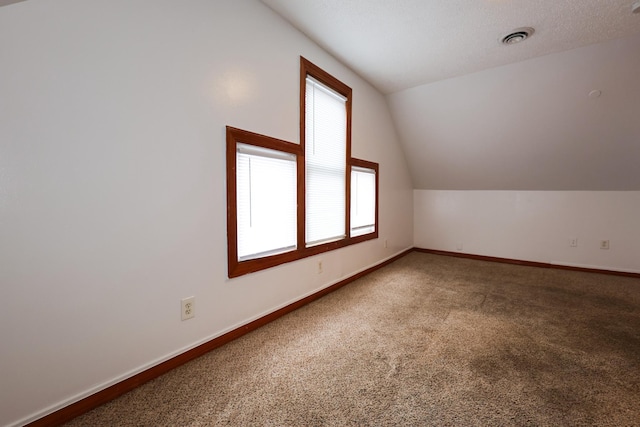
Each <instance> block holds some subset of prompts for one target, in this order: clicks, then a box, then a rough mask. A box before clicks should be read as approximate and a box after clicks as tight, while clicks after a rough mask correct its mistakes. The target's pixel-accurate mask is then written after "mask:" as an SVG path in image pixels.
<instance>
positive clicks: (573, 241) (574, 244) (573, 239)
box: [569, 237, 578, 248]
mask: <svg viewBox="0 0 640 427" xmlns="http://www.w3.org/2000/svg"><path fill="white" fill-rule="evenodd" d="M569 246H571V247H572V248H577V247H578V238H577V237H571V238H570V239H569Z"/></svg>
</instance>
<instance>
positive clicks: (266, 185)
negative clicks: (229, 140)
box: [236, 144, 296, 261]
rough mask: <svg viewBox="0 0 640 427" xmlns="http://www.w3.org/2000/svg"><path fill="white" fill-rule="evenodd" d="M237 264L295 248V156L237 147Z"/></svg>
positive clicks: (253, 147) (257, 148)
mask: <svg viewBox="0 0 640 427" xmlns="http://www.w3.org/2000/svg"><path fill="white" fill-rule="evenodd" d="M236 152H237V154H236V168H237V169H236V197H237V221H238V222H237V227H238V228H237V236H238V261H244V260H248V259H254V258H260V257H264V256H268V255H274V254H278V253H283V252H288V251H291V250H294V249H295V248H296V155H295V154H290V153H285V152H281V151H276V150H270V149H267V148H262V147H256V146H253V145H247V144H237V146H236Z"/></svg>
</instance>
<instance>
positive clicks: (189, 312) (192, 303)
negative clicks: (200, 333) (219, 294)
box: [180, 297, 196, 320]
mask: <svg viewBox="0 0 640 427" xmlns="http://www.w3.org/2000/svg"><path fill="white" fill-rule="evenodd" d="M180 303H181V304H180V306H181V308H182V312H181V314H180V318H181V319H182V320H187V319H192V318H194V317H195V316H196V297H189V298H183V299H181V300H180Z"/></svg>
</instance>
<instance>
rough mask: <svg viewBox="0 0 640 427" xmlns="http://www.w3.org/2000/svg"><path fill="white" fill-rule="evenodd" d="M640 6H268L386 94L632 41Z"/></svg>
mask: <svg viewBox="0 0 640 427" xmlns="http://www.w3.org/2000/svg"><path fill="white" fill-rule="evenodd" d="M633 1H635V0H444V1H443V0H439V1H436V0H394V1H389V0H313V1H312V0H304V1H301V0H262V2H263V3H265V4H266V5H267V6H269V7H270V8H272V9H273V10H274V11H276V12H277V13H278V14H280V15H281V16H283V17H284V18H285V19H287V20H288V21H289V22H291V23H292V24H293V25H294V26H295V27H297V28H298V29H299V30H301V31H302V32H303V33H305V34H307V35H308V36H309V37H310V38H312V39H313V40H315V41H316V42H317V43H318V44H320V45H321V46H322V47H323V48H325V49H326V50H327V51H329V52H330V53H332V54H333V55H334V56H335V57H336V58H338V59H340V60H341V61H342V62H343V63H345V64H347V65H349V66H350V67H351V68H352V69H353V70H355V71H356V72H357V73H358V74H360V75H361V76H362V77H364V78H365V79H366V80H368V81H369V82H371V83H372V84H373V85H374V86H376V87H377V88H378V89H379V90H380V91H382V92H383V93H392V92H396V91H399V90H403V89H407V88H410V87H414V86H418V85H421V84H425V83H430V82H434V81H437V80H442V79H446V78H449V77H454V76H460V75H464V74H469V73H472V72H476V71H479V70H484V69H487V68H492V67H496V66H500V65H505V64H510V63H513V62H518V61H522V60H525V59H528V58H533V57H537V56H542V55H546V54H549V53H553V52H559V51H564V50H568V49H573V48H577V47H580V46H585V45H589V44H594V43H600V42H604V41H608V40H612V39H615V38H620V37H626V36H629V35H632V34H634V33H637V32H640V15H633V14H632V13H631V6H632V4H633ZM525 26H526V27H534V28H535V30H536V32H535V34H534V36H533V37H532V38H531V39H529V40H527V41H526V42H525V43H521V44H518V45H512V46H503V45H501V44H500V43H499V41H498V40H499V39H500V38H501V36H503V35H504V34H506V33H508V32H510V31H511V30H513V29H515V28H518V27H525Z"/></svg>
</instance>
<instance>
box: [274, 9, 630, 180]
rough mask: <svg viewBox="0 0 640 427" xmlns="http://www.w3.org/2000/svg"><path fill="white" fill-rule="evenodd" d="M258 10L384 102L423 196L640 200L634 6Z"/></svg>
mask: <svg viewBox="0 0 640 427" xmlns="http://www.w3.org/2000/svg"><path fill="white" fill-rule="evenodd" d="M261 1H262V2H263V3H265V4H266V5H267V6H269V7H270V8H272V9H273V10H274V11H276V13H278V14H280V15H281V16H283V17H284V18H285V19H286V20H288V21H289V22H290V23H291V24H292V25H294V26H295V27H297V28H298V29H299V30H301V31H302V32H304V33H305V34H307V35H308V36H309V37H310V38H311V39H313V40H315V41H316V42H317V43H318V44H320V45H321V46H322V47H324V48H325V49H326V50H327V51H329V52H330V53H332V54H333V55H334V56H335V57H336V58H338V59H339V60H341V61H342V62H343V63H345V64H347V65H348V66H350V67H351V68H352V69H353V70H354V71H356V72H357V73H358V74H360V75H361V76H362V77H364V78H365V79H366V80H368V81H369V82H370V83H372V84H373V85H374V86H376V87H377V88H378V89H379V90H380V91H381V92H383V93H385V94H387V98H388V101H389V107H390V111H391V114H392V116H393V119H394V122H395V124H396V127H397V129H398V135H399V137H400V142H401V144H402V145H403V147H404V151H405V155H406V158H407V163H408V165H409V169H410V172H411V176H412V179H413V186H414V188H416V189H440V190H543V191H557V190H602V191H610V190H640V167H639V166H638V165H639V164H640V83H638V78H639V76H640V14H633V13H632V11H631V10H632V5H633V3H634V1H636V0H438V1H436V0H261ZM518 27H534V28H535V34H534V35H533V37H531V38H530V39H528V40H526V41H525V42H523V43H520V44H516V45H511V46H504V45H502V44H500V42H499V39H500V38H501V37H502V36H504V35H505V34H507V33H509V32H510V31H511V30H513V29H515V28H518ZM594 90H597V91H600V92H601V96H600V97H595V98H590V97H589V96H588V94H589V93H590V92H591V91H594ZM356 102H357V99H356V98H355V97H354V105H355V103H356Z"/></svg>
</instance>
